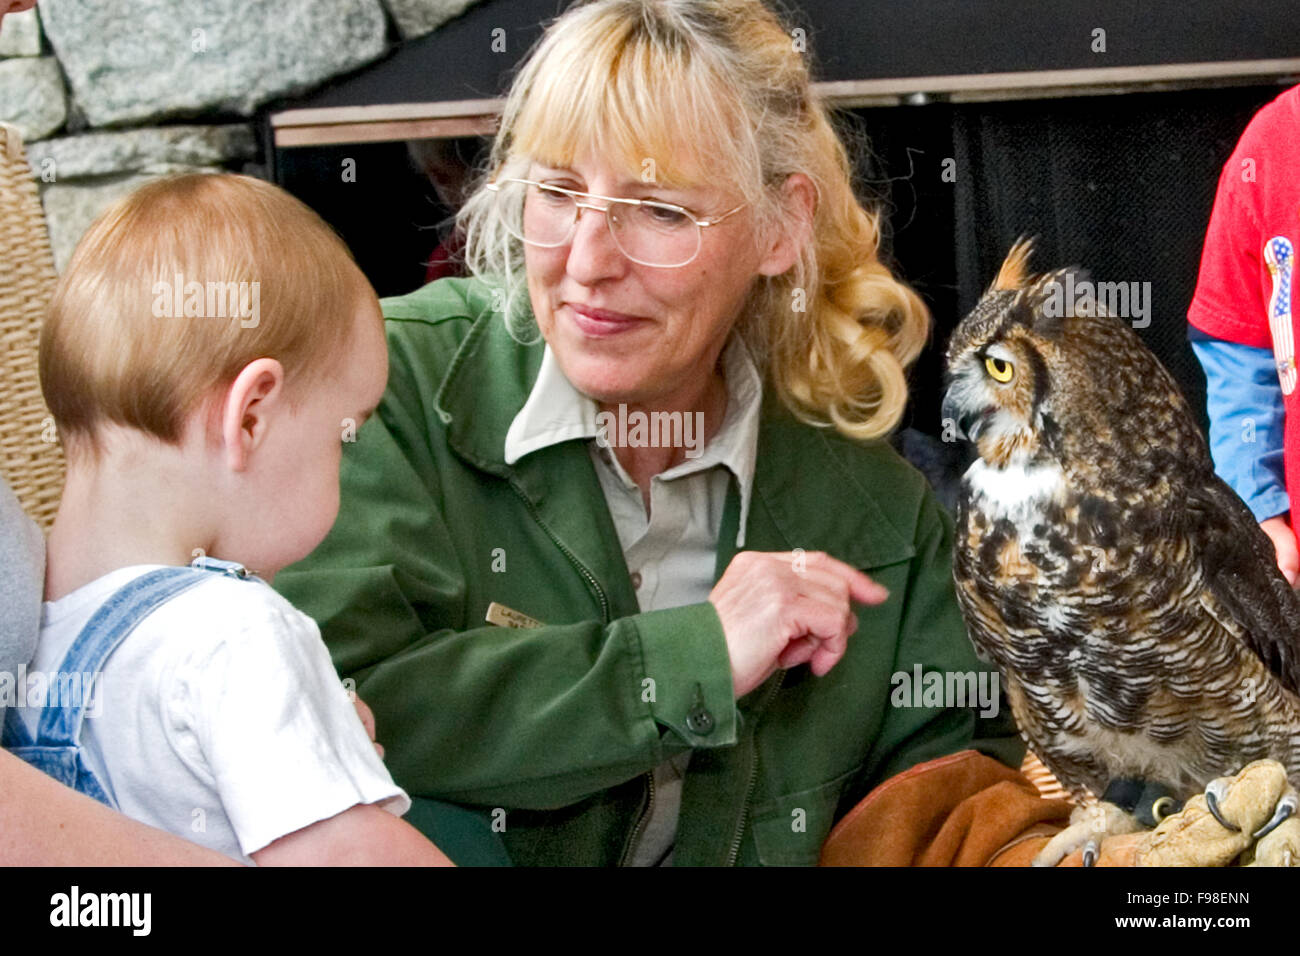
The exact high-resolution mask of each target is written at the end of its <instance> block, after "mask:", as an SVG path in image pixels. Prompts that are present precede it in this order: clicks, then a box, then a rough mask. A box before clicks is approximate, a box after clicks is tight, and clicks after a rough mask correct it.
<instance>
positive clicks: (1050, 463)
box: [945, 251, 1300, 800]
mask: <svg viewBox="0 0 1300 956" xmlns="http://www.w3.org/2000/svg"><path fill="white" fill-rule="evenodd" d="M1020 256H1021V261H1020V262H1018V263H1012V264H1011V265H1010V266H1007V267H1004V269H1003V272H1002V274H1001V275H1000V276H999V279H998V280H997V282H996V283H995V286H994V287H993V288H991V289H990V291H989V292H988V293H987V294H986V295H985V297H984V299H982V300H981V302H980V303H979V305H978V306H977V307H976V309H975V311H974V312H972V314H971V315H970V316H968V317H967V318H966V319H965V320H964V321H963V322H962V324H961V325H960V326H959V327H958V328H957V330H956V331H955V332H954V334H953V337H952V339H951V340H950V345H949V353H948V364H949V389H948V394H947V397H946V399H945V416H949V415H950V416H951V417H952V418H953V420H954V421H957V422H960V423H961V424H962V427H963V430H964V431H966V432H967V434H968V436H969V437H970V438H972V440H973V441H974V442H975V445H976V447H977V449H978V451H979V458H978V459H977V460H976V461H975V463H974V464H973V465H972V467H971V469H970V471H969V472H967V474H966V476H965V478H964V479H963V486H962V494H961V496H960V499H959V504H958V514H957V535H956V542H955V549H954V561H953V569H954V577H955V580H956V584H957V594H958V600H959V602H960V604H961V607H962V610H963V613H964V614H965V617H966V621H967V624H968V628H969V631H970V634H971V638H972V640H973V641H974V643H975V646H976V648H977V649H978V650H979V651H980V653H981V655H982V656H985V657H986V658H988V659H989V660H991V661H993V662H995V663H996V664H997V666H998V667H999V669H1000V670H1001V672H1002V674H1003V685H1004V688H1005V693H1006V695H1007V698H1008V700H1009V702H1010V705H1011V707H1012V710H1013V713H1014V715H1015V717H1016V721H1017V723H1018V725H1019V727H1020V730H1021V733H1022V734H1023V736H1024V737H1025V739H1026V741H1027V742H1028V744H1029V746H1030V748H1031V749H1032V750H1033V751H1034V752H1036V753H1037V754H1038V755H1039V756H1040V757H1041V759H1042V760H1043V762H1044V763H1045V764H1046V765H1047V767H1048V768H1049V769H1050V770H1051V771H1052V773H1053V774H1055V776H1056V777H1057V779H1058V780H1059V781H1060V782H1061V784H1062V786H1063V787H1065V789H1066V790H1067V791H1068V792H1069V793H1070V794H1071V796H1073V797H1074V798H1075V799H1076V800H1082V799H1083V798H1084V795H1085V793H1086V791H1092V792H1093V793H1102V792H1104V791H1105V789H1106V786H1107V784H1108V783H1109V782H1110V781H1111V780H1114V779H1117V778H1119V777H1139V778H1144V779H1149V780H1154V781H1159V782H1162V783H1164V784H1166V785H1168V786H1171V787H1173V788H1175V790H1177V791H1180V792H1181V794H1182V796H1183V798H1184V799H1185V798H1186V797H1188V796H1190V795H1192V794H1193V793H1194V792H1197V791H1199V790H1201V789H1203V788H1204V786H1205V785H1206V783H1208V782H1209V781H1210V780H1212V779H1213V778H1215V777H1218V776H1222V775H1225V774H1230V773H1235V772H1237V771H1238V770H1240V769H1241V767H1242V766H1243V765H1245V764H1246V763H1248V762H1250V761H1251V760H1255V759H1260V758H1264V757H1268V758H1272V759H1275V760H1278V761H1279V762H1281V763H1282V764H1283V765H1284V766H1285V767H1286V768H1287V771H1288V775H1289V776H1290V778H1291V781H1292V783H1293V784H1295V785H1297V786H1300V697H1297V696H1296V692H1297V689H1298V688H1300V655H1298V654H1297V650H1298V649H1300V641H1298V638H1300V635H1298V634H1297V628H1300V600H1298V599H1297V597H1296V595H1295V593H1294V592H1293V591H1292V590H1291V588H1290V587H1289V586H1288V585H1287V583H1286V580H1285V579H1284V578H1283V577H1282V575H1281V574H1280V573H1279V572H1278V570H1277V568H1276V565H1275V561H1274V555H1273V547H1272V544H1271V542H1270V540H1269V539H1268V537H1267V535H1265V534H1264V532H1263V531H1262V530H1260V528H1259V526H1258V525H1257V524H1256V523H1255V521H1254V518H1253V517H1252V515H1251V514H1250V512H1249V510H1248V509H1247V508H1246V506H1245V505H1244V504H1243V503H1242V502H1241V501H1240V499H1238V498H1237V497H1236V495H1235V494H1234V493H1233V492H1232V491H1231V489H1229V488H1228V486H1227V485H1225V484H1224V483H1223V482H1222V481H1221V480H1220V479H1219V478H1218V477H1217V476H1216V475H1215V474H1214V470H1213V464H1212V462H1211V460H1210V456H1209V451H1208V448H1207V447H1206V444H1205V440H1204V438H1203V437H1202V435H1201V433H1200V431H1199V429H1198V428H1197V426H1196V423H1195V419H1194V418H1193V417H1192V415H1191V412H1190V409H1189V408H1188V407H1187V405H1186V402H1185V400H1184V399H1183V397H1182V395H1181V393H1180V392H1179V390H1178V387H1177V385H1176V384H1175V383H1174V381H1173V379H1172V378H1171V377H1170V376H1169V375H1168V373H1167V372H1166V371H1165V370H1164V368H1163V367H1162V366H1161V365H1160V363H1159V361H1158V360H1157V359H1156V358H1155V356H1154V355H1152V354H1151V352H1150V351H1149V350H1148V349H1147V348H1146V347H1145V346H1144V345H1143V344H1142V342H1141V340H1140V339H1139V338H1138V336H1137V335H1136V334H1135V333H1134V332H1133V331H1132V330H1131V329H1130V328H1129V327H1128V326H1127V325H1126V324H1125V323H1124V322H1123V321H1121V320H1120V319H1118V318H1115V317H1112V316H1109V315H1105V314H1104V313H1103V312H1102V310H1101V309H1100V308H1099V307H1097V306H1096V305H1095V303H1091V304H1086V305H1085V307H1084V308H1083V309H1082V310H1081V312H1082V314H1074V315H1066V316H1063V315H1060V314H1057V313H1058V312H1059V310H1053V309H1051V308H1049V307H1048V306H1049V304H1050V302H1051V298H1050V296H1051V295H1052V292H1053V285H1052V283H1053V282H1054V281H1056V280H1059V278H1060V276H1061V275H1062V273H1051V274H1048V275H1046V276H1039V277H1027V276H1024V275H1023V272H1024V268H1023V267H1024V262H1023V259H1024V258H1025V257H1026V252H1025V251H1022V252H1021V253H1020ZM990 363H993V364H990ZM1008 368H1010V369H1012V372H1011V378H1010V380H1009V381H1005V382H1004V381H1001V380H998V379H996V378H994V377H993V375H992V372H991V371H990V369H992V370H993V371H996V372H997V373H998V374H999V376H1002V375H1005V374H1007V373H1006V369H1008Z"/></svg>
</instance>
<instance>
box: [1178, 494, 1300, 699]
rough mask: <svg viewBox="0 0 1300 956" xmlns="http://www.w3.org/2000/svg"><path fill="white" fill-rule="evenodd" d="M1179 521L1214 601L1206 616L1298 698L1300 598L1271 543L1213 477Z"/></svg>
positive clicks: (1193, 496)
mask: <svg viewBox="0 0 1300 956" xmlns="http://www.w3.org/2000/svg"><path fill="white" fill-rule="evenodd" d="M1179 517H1180V519H1181V521H1182V522H1186V525H1185V527H1184V529H1183V530H1184V532H1185V533H1186V534H1187V535H1188V536H1189V540H1190V542H1191V544H1192V548H1191V549H1190V550H1191V553H1192V554H1195V555H1198V556H1199V560H1200V563H1201V570H1202V574H1203V576H1204V580H1205V582H1206V584H1207V587H1208V589H1209V591H1210V595H1211V597H1212V598H1213V600H1212V601H1211V602H1209V605H1208V609H1209V610H1210V612H1211V613H1212V614H1214V616H1215V617H1216V618H1219V620H1220V623H1221V624H1222V625H1223V627H1224V628H1225V630H1227V631H1229V632H1230V633H1232V634H1234V635H1236V636H1237V637H1238V638H1239V639H1240V640H1241V641H1242V642H1243V643H1245V644H1246V646H1247V647H1249V648H1250V649H1251V650H1252V651H1254V652H1255V654H1256V655H1258V656H1259V658H1260V659H1261V660H1262V661H1263V662H1264V664H1265V665H1266V666H1267V667H1268V669H1269V670H1270V671H1272V672H1273V674H1275V675H1276V676H1277V678H1278V679H1279V681H1280V682H1281V683H1282V686H1284V687H1285V688H1286V689H1287V690H1289V691H1291V692H1292V693H1293V694H1300V597H1297V596H1296V592H1295V591H1293V590H1291V586H1290V585H1289V584H1287V582H1286V578H1284V577H1283V576H1282V572H1280V571H1279V570H1278V569H1277V558H1276V555H1275V552H1274V549H1273V542H1272V540H1271V539H1270V538H1269V537H1268V535H1267V534H1265V533H1264V531H1263V530H1262V529H1261V528H1260V527H1259V525H1258V524H1257V523H1256V521H1255V517H1254V515H1252V514H1251V512H1250V509H1249V508H1247V507H1246V505H1245V503H1244V502H1243V501H1242V500H1241V499H1240V498H1238V497H1237V495H1236V494H1235V493H1234V492H1233V491H1232V489H1231V488H1229V487H1228V485H1227V484H1225V483H1224V482H1223V481H1222V479H1220V478H1218V477H1217V476H1215V475H1212V474H1211V475H1210V476H1209V477H1208V479H1207V480H1206V481H1204V482H1201V483H1198V484H1197V485H1196V486H1195V487H1194V488H1193V489H1192V490H1191V492H1190V494H1189V496H1188V500H1187V507H1186V509H1185V510H1184V511H1183V512H1182V513H1181V514H1180V516H1179ZM1214 605H1217V607H1215V606H1214Z"/></svg>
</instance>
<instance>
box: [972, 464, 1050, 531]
mask: <svg viewBox="0 0 1300 956" xmlns="http://www.w3.org/2000/svg"><path fill="white" fill-rule="evenodd" d="M964 481H965V485H966V487H967V488H968V489H969V490H970V500H971V503H972V504H975V503H977V502H978V503H979V505H980V507H981V508H982V509H983V510H984V511H985V512H987V513H989V514H990V515H992V516H993V517H1001V518H1014V517H1016V516H1017V515H1024V514H1026V513H1028V512H1036V511H1039V510H1040V509H1041V508H1042V507H1043V506H1044V505H1046V504H1047V503H1048V502H1050V501H1053V500H1058V501H1059V500H1060V498H1061V496H1062V493H1063V492H1064V491H1065V474H1064V473H1063V472H1062V471H1061V467H1060V465H1057V464H1054V463H1053V464H1044V465H1026V464H1023V463H1019V464H1011V465H1007V466H1006V467H1005V468H994V467H992V466H991V465H989V463H988V462H986V461H985V460H984V459H983V458H977V459H975V463H974V464H973V465H971V466H970V468H968V469H967V470H966V477H965V479H964Z"/></svg>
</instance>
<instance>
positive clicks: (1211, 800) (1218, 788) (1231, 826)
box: [1205, 780, 1285, 833]
mask: <svg viewBox="0 0 1300 956" xmlns="http://www.w3.org/2000/svg"><path fill="white" fill-rule="evenodd" d="M1227 796H1228V787H1227V784H1225V783H1222V782H1221V781H1219V780H1212V781H1210V783H1209V785H1208V786H1207V787H1206V788H1205V806H1206V808H1207V809H1209V811H1210V815H1211V816H1212V817H1214V819H1216V820H1218V821H1219V826H1221V827H1223V828H1224V829H1225V830H1229V831H1231V832H1233V833H1240V832H1241V827H1239V826H1237V824H1235V823H1229V822H1228V821H1227V820H1225V819H1223V814H1222V813H1221V812H1220V811H1219V801H1220V800H1223V799H1225V798H1226V797H1227ZM1284 819H1285V818H1284ZM1278 822H1279V823H1280V822H1281V821H1278ZM1275 825H1276V824H1275Z"/></svg>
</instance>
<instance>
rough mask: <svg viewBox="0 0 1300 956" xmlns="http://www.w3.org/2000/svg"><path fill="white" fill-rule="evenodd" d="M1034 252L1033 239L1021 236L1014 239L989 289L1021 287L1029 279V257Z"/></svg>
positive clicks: (1001, 289) (1007, 289)
mask: <svg viewBox="0 0 1300 956" xmlns="http://www.w3.org/2000/svg"><path fill="white" fill-rule="evenodd" d="M1033 252H1034V240H1033V239H1030V238H1028V237H1026V236H1021V237H1020V238H1019V239H1017V240H1016V242H1015V245H1013V246H1012V247H1011V251H1010V252H1008V253H1007V257H1006V259H1005V260H1003V262H1002V268H1001V269H999V270H998V277H997V278H996V279H994V280H993V285H992V286H991V287H990V291H999V292H1014V291H1016V290H1017V289H1023V288H1024V287H1025V285H1026V284H1027V283H1028V281H1029V257H1030V256H1031V255H1032V254H1033Z"/></svg>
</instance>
